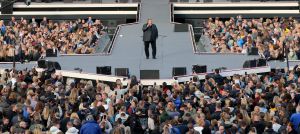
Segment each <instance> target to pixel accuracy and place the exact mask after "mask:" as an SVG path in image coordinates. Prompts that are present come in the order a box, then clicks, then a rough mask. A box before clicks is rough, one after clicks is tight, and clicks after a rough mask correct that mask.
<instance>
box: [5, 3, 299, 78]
mask: <svg viewBox="0 0 300 134" xmlns="http://www.w3.org/2000/svg"><path fill="white" fill-rule="evenodd" d="M171 9H172V8H171V4H170V3H169V0H142V2H141V7H140V15H139V16H140V19H139V20H140V21H139V22H138V23H133V24H125V25H122V26H120V28H119V30H118V31H117V33H116V34H115V37H116V38H115V40H114V43H113V44H112V49H111V52H110V53H109V54H105V55H102V54H95V55H64V56H62V55H61V56H58V57H53V58H50V57H48V58H46V60H49V61H56V62H58V63H59V64H60V65H61V67H62V70H65V71H74V68H81V69H82V70H83V73H90V74H95V73H96V67H100V66H111V68H112V70H111V71H112V74H113V75H114V74H115V68H128V69H129V75H136V76H137V77H138V78H140V71H141V70H159V78H160V79H167V80H172V79H173V76H172V69H173V68H174V67H186V69H187V75H192V74H193V72H192V66H193V65H207V70H208V71H209V72H210V71H211V70H213V69H216V68H220V67H224V68H227V69H228V70H232V69H243V64H244V62H245V61H246V60H253V59H258V58H259V56H250V55H246V54H213V53H197V52H196V51H195V50H194V48H195V47H194V39H193V38H194V37H193V36H194V35H193V31H192V29H191V28H189V29H188V30H187V31H185V32H175V25H176V23H174V22H172V21H171V20H172V12H171ZM148 18H152V19H153V21H154V23H155V24H156V25H157V27H158V31H159V37H158V40H157V59H146V57H145V55H144V45H143V41H142V34H143V33H142V25H143V24H144V23H145V22H146V20H147V19H148ZM189 27H191V25H189ZM150 50H151V49H150ZM150 53H151V51H150ZM276 64H277V63H276ZM278 64H279V63H278ZM280 64H283V65H284V64H285V63H280ZM295 64H296V63H295ZM0 66H1V68H11V64H1V65H0ZM33 66H36V63H29V64H17V69H22V68H25V67H27V68H30V67H33ZM79 75H80V74H79Z"/></svg>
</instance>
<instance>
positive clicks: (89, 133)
mask: <svg viewBox="0 0 300 134" xmlns="http://www.w3.org/2000/svg"><path fill="white" fill-rule="evenodd" d="M80 133H81V134H101V128H100V126H99V125H98V123H97V122H96V121H95V120H94V117H93V116H92V115H88V116H87V117H86V122H85V123H84V124H83V125H82V127H81V128H80Z"/></svg>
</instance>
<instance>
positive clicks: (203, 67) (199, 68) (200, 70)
mask: <svg viewBox="0 0 300 134" xmlns="http://www.w3.org/2000/svg"><path fill="white" fill-rule="evenodd" d="M192 70H193V73H196V74H199V73H206V72H207V66H206V65H193V68H192Z"/></svg>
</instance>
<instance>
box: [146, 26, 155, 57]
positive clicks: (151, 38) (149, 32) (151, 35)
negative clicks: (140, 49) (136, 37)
mask: <svg viewBox="0 0 300 134" xmlns="http://www.w3.org/2000/svg"><path fill="white" fill-rule="evenodd" d="M157 37H158V30H157V27H156V25H155V24H152V26H149V27H147V24H144V26H143V41H144V45H145V54H146V57H147V58H149V45H150V43H151V48H152V57H153V58H155V56H156V39H157Z"/></svg>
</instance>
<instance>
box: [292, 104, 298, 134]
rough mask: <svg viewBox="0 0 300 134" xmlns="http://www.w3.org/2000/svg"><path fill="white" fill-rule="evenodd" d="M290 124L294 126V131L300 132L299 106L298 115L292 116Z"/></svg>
mask: <svg viewBox="0 0 300 134" xmlns="http://www.w3.org/2000/svg"><path fill="white" fill-rule="evenodd" d="M290 122H291V123H292V124H293V129H294V130H297V131H299V130H298V129H299V125H300V106H299V105H298V106H297V108H296V113H294V114H292V116H291V118H290Z"/></svg>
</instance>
